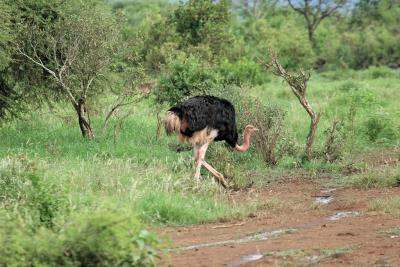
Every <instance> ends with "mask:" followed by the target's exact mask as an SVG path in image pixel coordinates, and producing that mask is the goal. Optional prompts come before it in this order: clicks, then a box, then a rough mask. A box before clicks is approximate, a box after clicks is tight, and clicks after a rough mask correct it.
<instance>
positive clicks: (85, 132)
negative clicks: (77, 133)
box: [74, 98, 94, 140]
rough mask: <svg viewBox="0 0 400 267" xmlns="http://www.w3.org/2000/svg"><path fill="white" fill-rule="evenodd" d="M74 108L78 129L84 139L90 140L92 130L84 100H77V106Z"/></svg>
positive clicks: (92, 134) (92, 136)
mask: <svg viewBox="0 0 400 267" xmlns="http://www.w3.org/2000/svg"><path fill="white" fill-rule="evenodd" d="M74 108H75V110H76V113H77V115H78V121H79V127H80V128H81V133H82V136H83V137H84V138H87V139H89V140H92V139H93V138H94V133H93V129H92V127H91V125H90V117H89V113H88V109H87V106H86V101H85V100H84V99H82V98H81V99H79V101H78V104H77V105H76V104H74Z"/></svg>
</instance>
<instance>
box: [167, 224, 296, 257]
mask: <svg viewBox="0 0 400 267" xmlns="http://www.w3.org/2000/svg"><path fill="white" fill-rule="evenodd" d="M296 231H297V230H296V229H292V228H288V229H279V230H276V231H271V232H262V233H255V234H252V235H248V236H246V237H243V238H238V239H229V240H223V241H216V242H209V243H202V244H197V245H192V246H186V247H180V248H175V249H171V251H176V250H181V251H185V250H192V249H199V248H207V247H215V246H223V245H235V244H242V243H248V242H255V241H263V240H267V239H270V238H275V237H278V236H281V235H284V234H290V233H294V232H296Z"/></svg>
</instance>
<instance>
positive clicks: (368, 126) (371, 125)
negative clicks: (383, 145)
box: [363, 113, 399, 142]
mask: <svg viewBox="0 0 400 267" xmlns="http://www.w3.org/2000/svg"><path fill="white" fill-rule="evenodd" d="M363 130H364V133H365V134H366V135H367V137H368V139H369V140H370V141H371V142H376V141H378V140H379V141H384V140H396V138H397V134H396V132H398V130H399V129H396V128H395V126H394V125H393V122H392V120H391V118H390V117H389V115H388V114H379V113H377V114H372V116H370V117H369V118H368V119H367V120H366V121H365V122H364V124H363Z"/></svg>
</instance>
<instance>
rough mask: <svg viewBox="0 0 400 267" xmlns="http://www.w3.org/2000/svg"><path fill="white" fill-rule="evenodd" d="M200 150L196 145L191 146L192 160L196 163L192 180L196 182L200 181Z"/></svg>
mask: <svg viewBox="0 0 400 267" xmlns="http://www.w3.org/2000/svg"><path fill="white" fill-rule="evenodd" d="M199 152H200V148H199V146H198V145H196V144H195V145H194V146H193V156H194V160H195V162H196V173H195V175H194V178H195V179H196V181H197V182H199V181H200V169H201V160H200V153H199Z"/></svg>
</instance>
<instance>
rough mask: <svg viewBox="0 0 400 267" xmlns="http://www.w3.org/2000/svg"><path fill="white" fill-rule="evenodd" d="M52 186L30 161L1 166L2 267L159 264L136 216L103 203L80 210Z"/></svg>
mask: <svg viewBox="0 0 400 267" xmlns="http://www.w3.org/2000/svg"><path fill="white" fill-rule="evenodd" d="M54 182H55V181H54V180H49V179H44V178H43V174H41V172H40V171H39V170H38V167H37V164H35V163H34V162H32V161H30V160H28V159H26V157H22V156H18V157H7V158H4V159H2V160H1V161H0V215H1V217H0V222H1V223H0V245H1V247H3V249H2V250H1V251H0V265H1V266H3V265H4V266H15V265H19V266H20V265H23V266H28V265H34V266H37V265H39V266H56V265H57V266H58V265H63V266H115V265H124V266H154V265H155V264H156V259H157V257H156V248H157V247H158V246H159V241H158V239H157V238H156V237H155V236H154V235H152V234H150V233H149V232H147V231H146V230H143V227H142V226H141V224H140V223H139V221H138V220H137V219H136V216H135V215H134V214H133V213H132V212H130V211H129V210H124V211H122V210H121V209H122V208H121V207H119V208H118V209H117V208H115V207H109V206H107V205H101V204H100V203H97V204H98V205H97V206H96V207H91V208H89V207H87V208H88V211H85V209H82V208H81V209H80V210H78V209H77V207H76V206H75V207H72V206H70V205H69V203H68V201H67V195H66V194H67V193H66V192H62V190H61V189H60V186H56V185H55V184H54ZM88 204H89V205H90V202H89V203H86V205H88Z"/></svg>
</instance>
